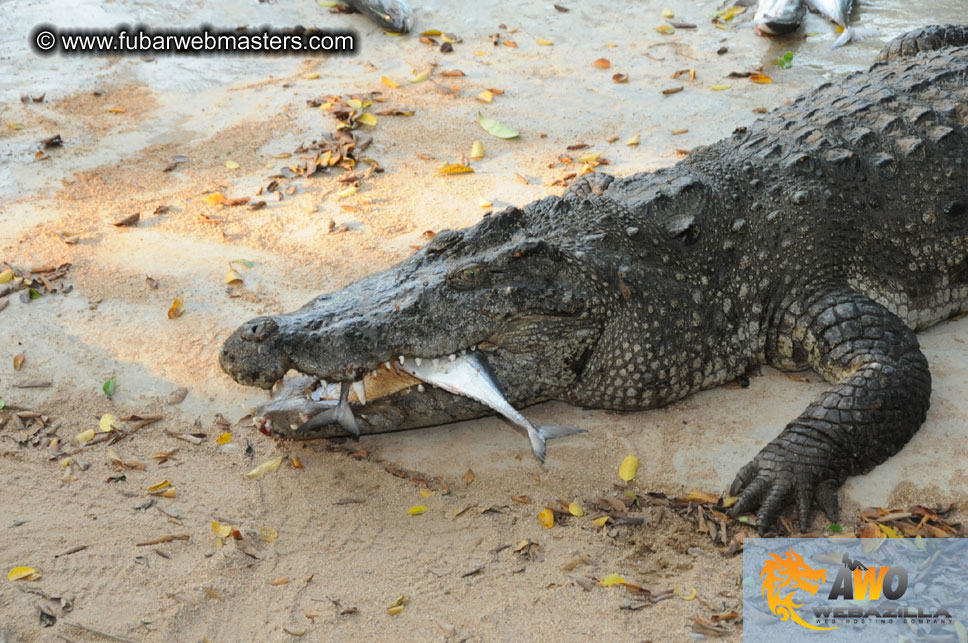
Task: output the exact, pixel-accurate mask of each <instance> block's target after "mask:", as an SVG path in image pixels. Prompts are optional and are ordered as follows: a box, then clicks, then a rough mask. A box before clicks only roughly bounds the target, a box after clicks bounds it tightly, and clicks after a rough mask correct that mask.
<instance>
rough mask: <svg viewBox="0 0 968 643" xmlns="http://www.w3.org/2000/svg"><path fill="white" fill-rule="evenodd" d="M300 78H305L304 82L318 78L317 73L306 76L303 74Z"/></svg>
mask: <svg viewBox="0 0 968 643" xmlns="http://www.w3.org/2000/svg"><path fill="white" fill-rule="evenodd" d="M302 77H303V78H305V79H306V80H316V79H317V78H319V72H318V71H313V72H310V73H308V74H303V75H302Z"/></svg>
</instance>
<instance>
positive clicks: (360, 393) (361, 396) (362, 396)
mask: <svg viewBox="0 0 968 643" xmlns="http://www.w3.org/2000/svg"><path fill="white" fill-rule="evenodd" d="M352 387H353V392H354V393H356V398H357V399H358V400H359V401H360V404H366V388H365V387H364V386H363V382H353V384H352Z"/></svg>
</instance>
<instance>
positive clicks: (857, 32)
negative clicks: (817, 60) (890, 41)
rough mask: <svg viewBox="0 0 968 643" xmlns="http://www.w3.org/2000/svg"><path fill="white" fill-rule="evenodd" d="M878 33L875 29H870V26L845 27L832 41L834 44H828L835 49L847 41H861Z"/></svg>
mask: <svg viewBox="0 0 968 643" xmlns="http://www.w3.org/2000/svg"><path fill="white" fill-rule="evenodd" d="M879 35H881V34H880V32H879V31H877V29H871V28H870V27H847V28H846V29H844V33H842V34H840V37H839V38H837V40H835V41H834V44H832V45H830V48H831V49H837V48H838V47H843V46H844V45H846V44H847V43H848V42H862V41H864V40H867V39H869V38H875V37H877V36H879Z"/></svg>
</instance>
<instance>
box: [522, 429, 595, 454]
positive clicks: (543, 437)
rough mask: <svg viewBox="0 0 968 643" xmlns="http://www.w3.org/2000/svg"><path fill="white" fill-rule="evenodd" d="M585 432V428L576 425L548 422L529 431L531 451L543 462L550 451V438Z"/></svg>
mask: <svg viewBox="0 0 968 643" xmlns="http://www.w3.org/2000/svg"><path fill="white" fill-rule="evenodd" d="M577 433H585V429H579V428H577V427H574V426H559V425H557V424H546V425H545V426H539V427H535V430H534V431H528V438H530V439H531V451H532V452H534V457H536V458H538V460H540V461H541V462H544V461H545V456H546V455H547V453H548V440H553V439H555V438H563V437H565V436H568V435H575V434H577Z"/></svg>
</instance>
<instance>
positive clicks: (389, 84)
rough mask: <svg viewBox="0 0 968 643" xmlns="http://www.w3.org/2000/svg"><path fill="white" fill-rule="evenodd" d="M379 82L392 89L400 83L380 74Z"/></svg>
mask: <svg viewBox="0 0 968 643" xmlns="http://www.w3.org/2000/svg"><path fill="white" fill-rule="evenodd" d="M380 82H382V83H383V84H384V85H386V86H387V87H389V88H390V89H394V88H397V87H399V86H400V83H397V82H394V81H392V80H390V79H389V78H387V77H386V76H382V77H381V78H380Z"/></svg>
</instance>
